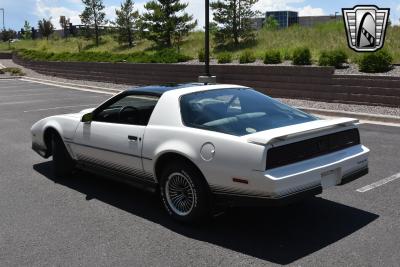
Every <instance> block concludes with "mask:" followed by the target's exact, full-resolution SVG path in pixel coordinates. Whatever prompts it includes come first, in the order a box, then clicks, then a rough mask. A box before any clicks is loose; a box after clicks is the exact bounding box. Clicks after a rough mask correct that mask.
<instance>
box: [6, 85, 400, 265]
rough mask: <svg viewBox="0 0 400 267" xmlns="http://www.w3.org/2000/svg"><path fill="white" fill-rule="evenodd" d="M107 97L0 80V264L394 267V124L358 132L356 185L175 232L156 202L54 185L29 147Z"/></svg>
mask: <svg viewBox="0 0 400 267" xmlns="http://www.w3.org/2000/svg"><path fill="white" fill-rule="evenodd" d="M109 97H110V95H106V94H99V93H93V92H84V91H78V90H70V89H66V88H57V87H54V86H50V85H42V84H37V83H31V82H27V81H21V80H0V266H49V265H51V266H77V265H83V266H216V265H220V266H248V265H252V266H265V265H281V264H282V265H287V264H289V265H295V266H315V265H318V266H321V265H322V266H349V265H352V266H398V264H399V262H400V208H399V207H400V179H397V178H396V179H394V178H393V177H397V176H396V175H399V172H400V153H399V146H400V145H399V144H400V128H397V127H389V126H382V125H368V124H365V125H362V126H361V137H362V141H363V143H364V144H365V145H366V146H368V147H369V148H370V149H371V155H370V173H369V174H368V175H367V176H365V177H363V178H361V179H359V180H356V181H354V182H352V183H350V184H346V185H344V186H340V187H335V188H332V189H329V190H327V191H325V192H324V193H323V194H322V195H320V196H318V197H316V198H314V199H311V200H307V201H305V202H303V203H301V204H296V205H293V206H289V207H285V208H257V209H233V210H230V211H228V212H227V213H226V214H223V215H221V216H219V217H218V218H216V219H214V220H213V221H212V222H210V223H209V224H207V225H202V226H183V225H180V224H177V223H174V222H173V221H171V219H170V218H169V217H168V216H167V214H166V212H164V210H163V207H162V206H161V203H160V201H159V199H158V197H157V196H154V195H151V194H148V193H144V192H141V191H139V190H136V189H133V188H129V187H127V186H126V185H120V184H118V183H115V182H112V181H107V180H102V179H100V178H98V177H95V176H93V175H89V174H85V173H79V174H78V175H76V176H75V177H71V178H70V179H64V180H61V179H58V178H57V177H54V176H53V175H52V172H51V161H49V160H44V159H42V158H41V157H40V156H38V155H37V154H36V153H34V152H33V151H32V150H31V140H30V131H29V130H30V127H31V125H32V124H33V123H34V122H36V121H37V120H39V119H41V118H44V117H47V116H50V115H55V114H61V113H69V112H76V111H79V110H81V109H84V108H88V107H94V106H96V105H97V104H99V103H101V102H102V101H104V100H105V99H107V98H109ZM387 177H389V178H390V177H392V178H391V179H387V180H383V182H382V179H385V178H387ZM378 181H381V182H380V183H378V184H374V185H373V186H371V187H370V188H372V189H370V190H367V191H364V192H360V191H363V190H359V191H357V190H358V189H361V188H363V187H365V186H367V185H370V184H373V183H376V182H378Z"/></svg>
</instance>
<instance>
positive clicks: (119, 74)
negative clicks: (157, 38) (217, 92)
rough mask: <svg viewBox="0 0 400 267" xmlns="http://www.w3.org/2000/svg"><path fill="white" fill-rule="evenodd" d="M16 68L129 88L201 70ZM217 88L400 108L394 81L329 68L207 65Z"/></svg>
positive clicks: (189, 77)
mask: <svg viewBox="0 0 400 267" xmlns="http://www.w3.org/2000/svg"><path fill="white" fill-rule="evenodd" d="M13 60H14V62H16V63H17V64H20V65H23V66H25V67H28V68H31V69H33V70H36V71H37V72H39V73H42V74H46V75H51V76H58V77H63V78H70V79H85V80H93V81H103V82H113V83H125V84H135V85H146V84H157V83H168V82H178V83H184V82H194V81H197V77H198V76H199V75H201V74H202V73H203V69H204V68H203V66H202V65H186V64H130V63H89V62H45V61H27V60H23V59H21V58H19V57H18V56H16V55H15V54H14V55H13ZM211 72H212V73H213V74H214V75H216V76H217V82H218V83H228V84H241V85H245V86H250V87H253V88H255V89H257V90H259V91H261V92H264V93H266V94H268V95H270V96H272V97H283V98H297V99H311V100H317V101H328V102H341V103H356V104H370V105H371V104H372V105H385V106H397V107H400V78H394V77H379V76H373V77H371V76H355V75H354V76H353V75H334V69H333V68H331V67H308V66H307V67H299V66H250V65H212V66H211Z"/></svg>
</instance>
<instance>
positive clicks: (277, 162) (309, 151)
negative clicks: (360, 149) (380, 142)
mask: <svg viewBox="0 0 400 267" xmlns="http://www.w3.org/2000/svg"><path fill="white" fill-rule="evenodd" d="M358 144H360V133H359V131H358V129H350V130H346V131H342V132H337V133H333V134H329V135H324V136H319V137H316V138H311V139H307V140H304V141H300V142H296V143H291V144H287V145H283V146H279V147H273V148H271V149H269V150H268V153H267V165H266V166H267V167H266V169H272V168H277V167H281V166H285V165H289V164H292V163H295V162H299V161H303V160H307V159H312V158H315V157H319V156H322V155H325V154H329V153H332V152H335V151H339V150H342V149H345V148H348V147H351V146H355V145H358Z"/></svg>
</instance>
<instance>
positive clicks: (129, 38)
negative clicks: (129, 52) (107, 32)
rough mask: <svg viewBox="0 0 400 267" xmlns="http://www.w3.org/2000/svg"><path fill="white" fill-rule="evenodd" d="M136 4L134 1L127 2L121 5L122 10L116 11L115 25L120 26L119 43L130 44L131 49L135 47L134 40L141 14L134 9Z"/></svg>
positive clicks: (126, 0) (127, 0) (128, 0)
mask: <svg viewBox="0 0 400 267" xmlns="http://www.w3.org/2000/svg"><path fill="white" fill-rule="evenodd" d="M133 8H134V2H133V1H132V0H125V2H124V3H121V9H119V10H118V9H117V10H115V13H116V15H117V19H116V21H115V24H116V25H117V26H118V42H119V43H128V45H129V47H132V46H133V39H134V34H135V31H137V22H138V18H139V12H138V11H137V10H136V11H135V10H134V9H133Z"/></svg>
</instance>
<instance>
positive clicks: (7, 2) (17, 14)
mask: <svg viewBox="0 0 400 267" xmlns="http://www.w3.org/2000/svg"><path fill="white" fill-rule="evenodd" d="M121 1H123V0H104V4H105V6H106V14H107V18H108V19H110V20H113V19H114V17H115V8H117V7H119V5H120V3H121ZM145 2H146V0H137V1H136V5H137V7H138V9H139V10H140V11H143V5H144V3H145ZM183 2H189V7H188V9H187V11H188V12H189V13H191V14H193V15H194V17H195V18H196V19H197V20H198V21H199V25H200V26H201V25H204V15H203V13H204V0H191V1H189V0H183ZM356 4H375V5H378V6H379V7H385V8H387V7H389V8H391V15H390V18H391V20H392V21H393V22H394V23H396V24H399V19H400V1H399V0H381V1H369V2H368V1H348V0H346V1H345V0H335V1H322V0H320V1H317V0H259V1H258V3H257V4H256V6H255V8H256V9H257V10H260V11H263V12H265V11H267V10H295V11H299V13H300V15H330V14H334V13H335V12H339V11H341V8H343V7H353V6H354V5H356ZM0 8H4V9H5V26H6V27H7V28H13V29H15V30H19V29H20V28H21V27H22V26H23V24H24V20H28V21H29V23H30V24H31V25H32V26H36V25H37V21H38V20H39V19H41V18H49V17H52V18H53V23H54V24H55V26H56V27H59V25H58V18H59V16H60V15H65V16H67V17H70V18H71V20H72V21H73V22H74V23H75V24H76V23H80V20H79V13H80V12H81V11H82V9H83V6H82V4H81V0H18V1H17V0H2V1H0ZM0 23H1V22H0Z"/></svg>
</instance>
